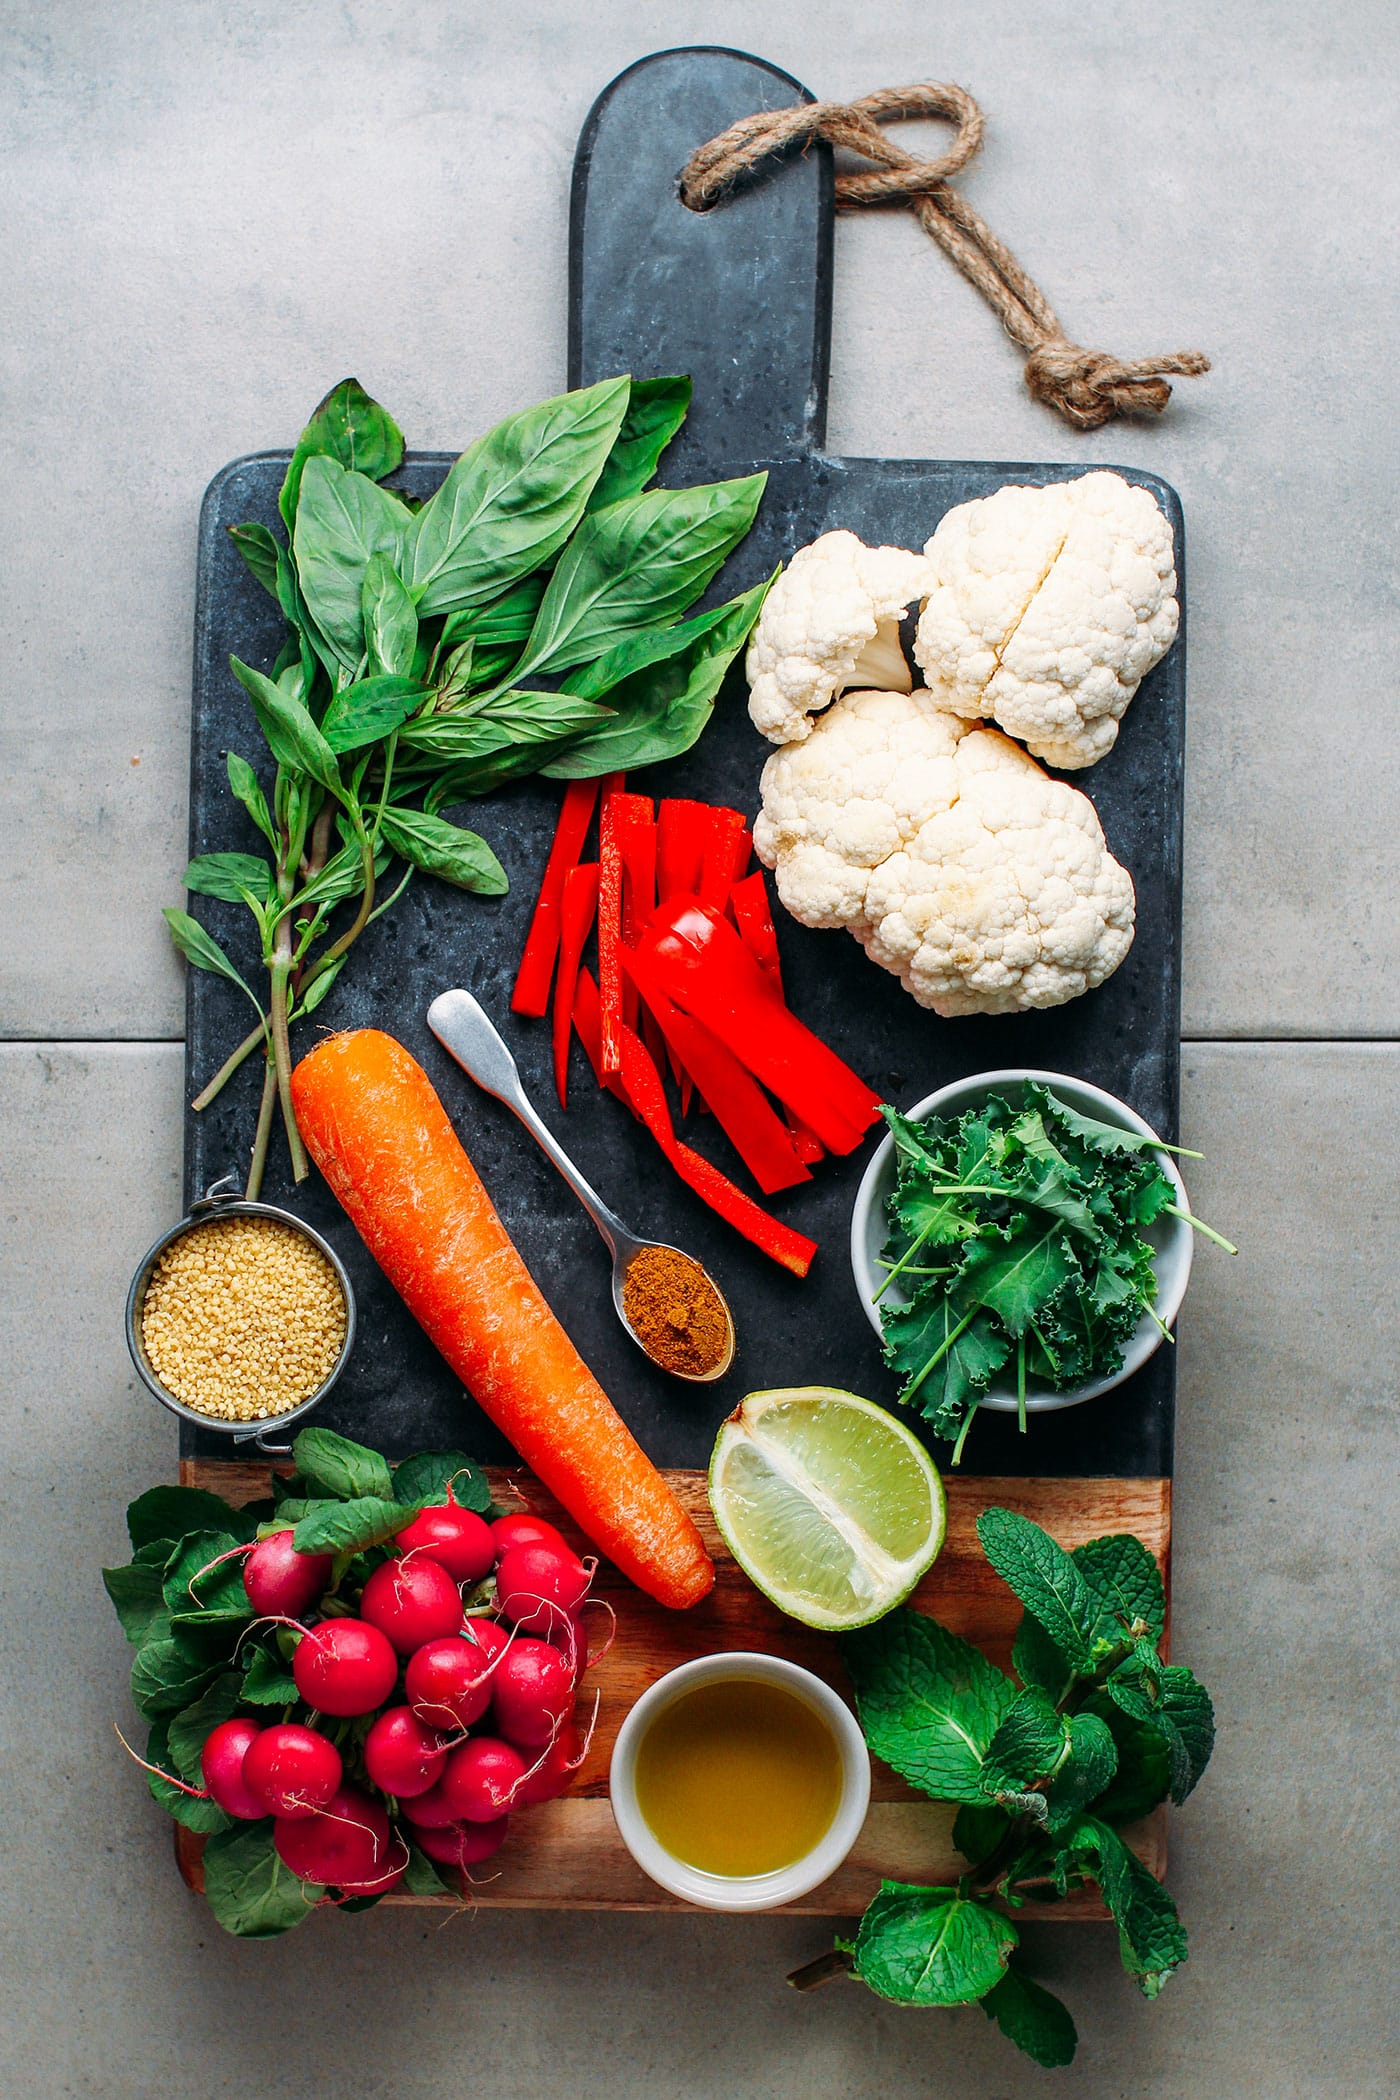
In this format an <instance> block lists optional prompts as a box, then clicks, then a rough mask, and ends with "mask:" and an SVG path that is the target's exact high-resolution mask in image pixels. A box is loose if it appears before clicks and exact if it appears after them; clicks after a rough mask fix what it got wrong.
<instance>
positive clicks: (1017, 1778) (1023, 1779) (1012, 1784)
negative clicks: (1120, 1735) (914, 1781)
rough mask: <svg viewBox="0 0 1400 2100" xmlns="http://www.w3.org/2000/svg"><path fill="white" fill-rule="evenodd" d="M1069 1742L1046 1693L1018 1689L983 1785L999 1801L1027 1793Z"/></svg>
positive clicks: (989, 1752)
mask: <svg viewBox="0 0 1400 2100" xmlns="http://www.w3.org/2000/svg"><path fill="white" fill-rule="evenodd" d="M1104 1732H1105V1734H1106V1733H1107V1730H1105V1731H1104ZM1068 1744H1069V1730H1068V1727H1067V1726H1066V1723H1065V1722H1064V1720H1063V1719H1062V1718H1061V1716H1060V1715H1059V1714H1057V1713H1056V1711H1055V1708H1054V1705H1053V1703H1052V1702H1051V1700H1050V1699H1049V1698H1047V1696H1046V1694H1045V1693H1044V1692H1040V1691H1036V1690H1035V1689H1034V1688H1032V1689H1031V1690H1029V1691H1024V1692H1018V1693H1017V1694H1016V1697H1015V1698H1014V1699H1013V1700H1012V1702H1011V1704H1010V1706H1008V1708H1007V1709H1006V1712H1005V1714H1004V1715H1003V1716H1002V1719H1001V1722H1000V1724H999V1725H998V1728H997V1732H996V1734H995V1735H994V1736H993V1737H992V1740H991V1742H990V1743H989V1744H988V1746H987V1756H986V1760H985V1762H984V1764H983V1766H982V1785H983V1787H984V1788H985V1790H986V1791H987V1793H989V1794H990V1795H991V1796H992V1798H993V1799H994V1800H998V1801H1000V1800H1001V1799H1002V1798H1003V1797H1004V1796H1006V1795H1017V1796H1020V1795H1024V1794H1026V1793H1027V1792H1028V1791H1029V1790H1030V1789H1031V1788H1032V1787H1034V1786H1035V1784H1036V1782H1037V1781H1038V1780H1042V1779H1048V1778H1049V1777H1050V1774H1051V1773H1052V1772H1054V1771H1055V1770H1056V1769H1057V1768H1058V1766H1059V1765H1060V1764H1061V1763H1062V1761H1063V1759H1064V1757H1065V1756H1066V1754H1067V1750H1068ZM1030 1812H1031V1813H1035V1811H1033V1810H1032V1811H1030ZM1040 1814H1041V1816H1043V1815H1044V1803H1043V1802H1042V1804H1041V1808H1040Z"/></svg>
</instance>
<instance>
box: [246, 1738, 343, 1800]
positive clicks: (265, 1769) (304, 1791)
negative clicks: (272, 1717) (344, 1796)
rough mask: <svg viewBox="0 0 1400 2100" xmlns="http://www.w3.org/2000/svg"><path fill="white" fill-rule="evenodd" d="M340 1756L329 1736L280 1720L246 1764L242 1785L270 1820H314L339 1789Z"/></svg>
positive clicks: (256, 1744) (252, 1750) (252, 1746)
mask: <svg viewBox="0 0 1400 2100" xmlns="http://www.w3.org/2000/svg"><path fill="white" fill-rule="evenodd" d="M340 1780H341V1764H340V1752H339V1751H338V1750H337V1749H336V1747H335V1744H334V1743H333V1742H332V1741H331V1739H330V1737H329V1736H325V1735H322V1734H321V1733H320V1731H319V1730H318V1729H315V1728H303V1727H302V1726H301V1725H300V1723H299V1722H297V1721H278V1722H276V1723H274V1725H273V1726H272V1727H271V1728H264V1730H263V1731H262V1734H261V1735H260V1736H258V1738H257V1740H256V1741H255V1742H254V1743H252V1744H250V1745H249V1748H248V1754H247V1756H246V1757H245V1758H244V1760H243V1784H244V1785H245V1786H246V1787H247V1789H248V1791H249V1792H250V1793H251V1794H252V1796H253V1798H254V1799H255V1800H257V1801H261V1802H262V1805H263V1814H264V1815H268V1816H314V1815H315V1813H316V1811H317V1809H320V1808H324V1807H325V1805H326V1803H327V1802H328V1801H329V1800H330V1798H331V1796H332V1795H333V1794H334V1793H335V1791H336V1789H337V1788H338V1787H339V1785H340Z"/></svg>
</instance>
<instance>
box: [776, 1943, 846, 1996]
mask: <svg viewBox="0 0 1400 2100" xmlns="http://www.w3.org/2000/svg"><path fill="white" fill-rule="evenodd" d="M853 1964H854V1958H853V1956H851V1955H849V1954H847V1952H846V1951H845V1949H844V1948H843V1947H833V1948H832V1949H831V1952H830V1953H829V1954H819V1955H818V1956H817V1958H816V1960H815V1961H809V1962H805V1963H804V1964H803V1966H802V1967H801V1968H800V1969H794V1970H793V1971H792V1974H791V1975H790V1976H789V1977H788V1982H789V1983H790V1984H791V1985H792V1988H793V1989H794V1990H795V1991H815V1990H820V1988H821V1986H822V1985H823V1984H824V1983H832V1982H834V1981H835V1979H836V1978H837V1977H838V1976H849V1975H850V1973H851V1969H852V1967H853Z"/></svg>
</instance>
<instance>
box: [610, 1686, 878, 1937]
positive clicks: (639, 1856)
mask: <svg viewBox="0 0 1400 2100" xmlns="http://www.w3.org/2000/svg"><path fill="white" fill-rule="evenodd" d="M745 1679H750V1680H757V1681H758V1682H759V1683H762V1684H777V1685H781V1686H782V1688H783V1689H784V1690H785V1691H789V1692H792V1693H794V1694H795V1695H796V1696H797V1697H798V1698H799V1699H802V1700H803V1701H805V1703H806V1704H807V1705H808V1706H810V1707H811V1708H812V1709H813V1710H814V1711H815V1712H816V1713H818V1714H820V1716H821V1718H822V1719H823V1720H824V1721H825V1722H826V1724H827V1726H828V1728H830V1730H831V1733H832V1735H833V1736H834V1737H835V1739H836V1746H837V1749H838V1751H839V1752H840V1756H841V1799H840V1802H839V1803H838V1805H837V1809H836V1813H835V1815H834V1816H833V1817H832V1819H831V1824H830V1827H829V1828H828V1829H827V1831H826V1832H825V1834H824V1835H823V1837H822V1838H821V1839H820V1841H819V1842H818V1843H817V1844H816V1845H814V1846H813V1848H812V1850H811V1851H810V1852H808V1853H806V1854H804V1856H803V1857H802V1858H801V1859H798V1860H794V1861H793V1862H792V1864H791V1866H787V1867H780V1868H778V1869H776V1870H775V1871H774V1872H773V1873H771V1874H752V1875H744V1876H738V1875H726V1874H706V1873H704V1872H702V1871H701V1869H700V1868H698V1867H692V1866H690V1865H688V1864H687V1863H686V1861H684V1860H680V1859H677V1858H676V1857H675V1854H674V1853H672V1852H668V1851H667V1849H666V1847H665V1846H664V1845H663V1844H662V1843H661V1842H660V1840H659V1839H658V1838H657V1837H656V1836H655V1835H654V1833H653V1832H652V1829H651V1826H650V1824H649V1823H648V1822H647V1820H646V1818H645V1817H644V1816H643V1814H642V1811H641V1809H640V1807H639V1806H638V1802H637V1792H636V1764H637V1751H638V1748H639V1747H640V1744H641V1741H642V1737H643V1736H644V1735H645V1734H646V1731H647V1729H648V1728H649V1727H650V1725H651V1723H652V1722H653V1721H654V1720H655V1718H656V1716H657V1715H658V1714H659V1713H661V1712H662V1711H663V1710H664V1709H665V1708H666V1707H668V1706H670V1705H671V1704H672V1703H673V1702H674V1701H675V1700H676V1699H678V1698H680V1697H681V1696H682V1695H683V1694H684V1693H686V1692H688V1691H692V1690H693V1689H694V1688H695V1686H696V1685H700V1684H714V1683H723V1682H726V1681H728V1682H742V1681H743V1680H745ZM608 1797H609V1801H610V1803H611V1806H612V1812H613V1820H614V1822H615V1823H616V1824H617V1828H618V1835H619V1836H620V1837H621V1839H622V1842H623V1844H624V1845H625V1846H626V1847H627V1850H628V1851H629V1852H630V1853H631V1855H632V1857H633V1859H634V1860H635V1861H636V1862H637V1865H638V1866H639V1867H640V1868H641V1869H642V1871H643V1873H645V1874H649V1875H650V1876H651V1878H652V1880H653V1881H655V1882H657V1883H659V1885H660V1886H661V1887H662V1888H663V1889H667V1890H669V1891H670V1893H671V1894H672V1895H673V1896H679V1897H681V1899H682V1900H683V1901H684V1902H686V1903H694V1904H698V1905H699V1906H700V1907H701V1908H702V1909H704V1910H727V1911H753V1910H771V1909H773V1907H774V1906H775V1905H776V1904H779V1903H794V1902H796V1900H797V1899H798V1897H799V1896H806V1895H809V1894H810V1893H811V1891H812V1890H813V1889H815V1888H818V1887H820V1885H821V1883H822V1882H824V1881H826V1880H828V1879H829V1878H830V1876H831V1875H833V1874H834V1873H835V1872H836V1869H837V1868H838V1867H839V1866H840V1865H841V1862H842V1861H843V1860H844V1859H845V1857H846V1855H847V1854H848V1853H849V1851H850V1849H851V1847H852V1846H853V1845H854V1844H855V1841H856V1839H857V1838H858V1837H859V1836H860V1833H861V1829H862V1827H863V1825H864V1823H865V1818H866V1813H867V1811H868V1809H869V1807H870V1752H869V1751H868V1750H867V1748H866V1746H865V1738H864V1736H863V1735H862V1734H861V1729H860V1723H859V1722H858V1721H857V1719H856V1717H855V1715H854V1714H853V1713H852V1712H851V1709H850V1707H849V1706H847V1704H846V1702H845V1700H844V1699H843V1698H842V1697H841V1695H840V1693H839V1692H835V1691H833V1690H832V1688H831V1686H830V1685H829V1684H826V1683H824V1682H823V1681H822V1679H821V1678H820V1677H817V1676H814V1675H813V1673H812V1672H811V1671H810V1670H804V1669H803V1668H802V1667H801V1665H800V1664H799V1663H794V1662H789V1661H788V1660H787V1659H786V1657H784V1656H781V1655H764V1654H762V1653H760V1652H758V1651H757V1650H749V1649H742V1648H734V1649H726V1650H724V1651H722V1652H721V1653H720V1654H718V1655H702V1656H697V1657H696V1658H695V1659H694V1660H693V1661H691V1662H687V1663H680V1664H678V1666H677V1667H676V1668H675V1669H674V1670H668V1671H667V1672H666V1673H665V1675H664V1676H662V1677H658V1678H657V1679H656V1680H655V1682H654V1683H652V1684H650V1685H648V1686H647V1689H646V1690H645V1691H644V1692H643V1693H642V1695H641V1697H640V1698H639V1699H638V1700H637V1701H636V1702H635V1704H634V1705H633V1707H632V1709H631V1711H630V1712H629V1713H628V1715H627V1718H626V1719H625V1720H624V1722H623V1724H622V1726H621V1728H620V1729H619V1730H618V1732H617V1741H616V1742H615V1743H614V1745H613V1753H612V1761H611V1764H610V1765H609V1767H608Z"/></svg>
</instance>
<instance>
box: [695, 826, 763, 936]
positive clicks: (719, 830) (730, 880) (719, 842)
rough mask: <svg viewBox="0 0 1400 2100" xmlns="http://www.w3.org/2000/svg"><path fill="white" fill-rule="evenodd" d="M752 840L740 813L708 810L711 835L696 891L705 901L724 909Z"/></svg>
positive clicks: (745, 859) (743, 867)
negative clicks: (709, 811)
mask: <svg viewBox="0 0 1400 2100" xmlns="http://www.w3.org/2000/svg"><path fill="white" fill-rule="evenodd" d="M752 846H753V840H752V838H751V837H750V835H749V827H748V825H747V824H746V823H745V822H744V819H743V815H742V813H741V812H740V811H739V810H737V809H716V810H712V811H711V813H710V836H709V837H708V838H707V839H706V841H705V850H704V852H703V854H702V855H701V858H700V880H699V881H698V883H697V884H696V885H695V895H696V896H697V897H699V898H700V899H701V901H702V902H703V903H705V904H710V905H713V907H714V909H715V910H716V911H723V910H724V907H725V905H726V904H727V903H728V902H729V892H730V891H731V890H732V889H733V887H734V884H735V883H736V882H737V881H738V879H739V877H740V876H741V875H742V874H743V872H744V869H745V868H746V867H747V866H748V864H749V853H750V850H751V848H752Z"/></svg>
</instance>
